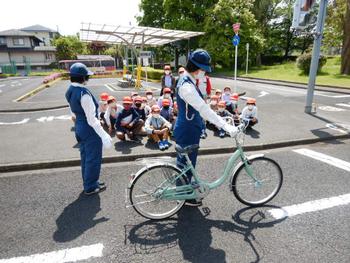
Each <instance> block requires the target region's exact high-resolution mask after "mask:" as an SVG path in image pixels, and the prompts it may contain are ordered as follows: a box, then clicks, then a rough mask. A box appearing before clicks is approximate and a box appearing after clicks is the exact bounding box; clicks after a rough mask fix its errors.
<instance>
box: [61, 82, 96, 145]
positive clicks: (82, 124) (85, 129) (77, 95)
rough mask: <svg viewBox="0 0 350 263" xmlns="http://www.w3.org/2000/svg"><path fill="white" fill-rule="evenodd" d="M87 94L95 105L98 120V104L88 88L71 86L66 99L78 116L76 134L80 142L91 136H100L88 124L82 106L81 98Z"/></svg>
mask: <svg viewBox="0 0 350 263" xmlns="http://www.w3.org/2000/svg"><path fill="white" fill-rule="evenodd" d="M85 94H88V95H90V96H91V98H92V101H93V102H94V104H95V108H96V118H97V116H98V103H97V101H96V99H95V97H94V96H93V95H92V94H91V92H90V91H89V90H88V89H87V88H85V87H77V86H73V85H70V86H69V88H68V90H67V92H66V99H67V101H68V103H69V106H70V108H71V110H72V112H73V113H74V114H75V116H76V122H75V134H76V136H77V139H78V141H80V140H85V139H87V138H89V137H90V136H98V135H97V133H96V132H95V130H94V129H93V128H92V127H91V126H90V125H89V124H88V122H87V119H86V115H85V112H84V109H83V107H82V106H81V97H82V96H83V95H85Z"/></svg>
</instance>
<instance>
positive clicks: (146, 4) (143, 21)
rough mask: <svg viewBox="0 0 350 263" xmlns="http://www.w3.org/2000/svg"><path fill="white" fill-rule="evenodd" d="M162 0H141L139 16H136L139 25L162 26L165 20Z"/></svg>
mask: <svg viewBox="0 0 350 263" xmlns="http://www.w3.org/2000/svg"><path fill="white" fill-rule="evenodd" d="M163 2H164V0H141V3H140V5H139V9H140V11H141V12H142V15H141V16H138V17H136V20H137V22H138V25H139V26H149V27H159V28H163V26H164V21H165V11H164V7H163Z"/></svg>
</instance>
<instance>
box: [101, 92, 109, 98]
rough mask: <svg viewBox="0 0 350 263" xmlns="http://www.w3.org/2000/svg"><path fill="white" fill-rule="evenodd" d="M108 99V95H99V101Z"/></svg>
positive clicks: (104, 93)
mask: <svg viewBox="0 0 350 263" xmlns="http://www.w3.org/2000/svg"><path fill="white" fill-rule="evenodd" d="M108 97H109V95H108V93H107V92H102V93H101V94H100V99H101V100H108Z"/></svg>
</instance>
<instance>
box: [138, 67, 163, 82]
mask: <svg viewBox="0 0 350 263" xmlns="http://www.w3.org/2000/svg"><path fill="white" fill-rule="evenodd" d="M134 74H135V76H136V74H137V69H134ZM163 74H164V70H162V69H154V68H149V67H148V68H147V78H148V79H152V80H158V81H160V80H161V78H162V76H163ZM141 77H143V78H146V68H142V71H141Z"/></svg>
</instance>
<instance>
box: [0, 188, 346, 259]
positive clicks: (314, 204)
mask: <svg viewBox="0 0 350 263" xmlns="http://www.w3.org/2000/svg"><path fill="white" fill-rule="evenodd" d="M347 204H350V194H345V195H339V196H334V197H330V198H324V199H319V200H314V201H309V202H306V203H302V204H297V205H291V206H285V207H282V208H274V209H270V210H268V211H269V213H270V214H271V215H272V216H273V217H274V218H276V219H282V218H285V217H292V216H296V215H300V214H304V213H310V212H315V211H320V210H324V209H328V208H332V207H336V206H340V205H347ZM0 263H1V262H0Z"/></svg>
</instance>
